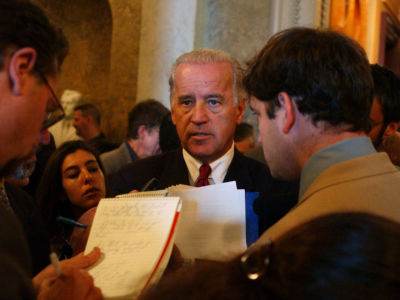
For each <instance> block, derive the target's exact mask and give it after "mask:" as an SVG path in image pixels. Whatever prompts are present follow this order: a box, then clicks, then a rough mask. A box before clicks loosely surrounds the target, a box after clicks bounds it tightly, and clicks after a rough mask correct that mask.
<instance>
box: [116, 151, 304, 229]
mask: <svg viewBox="0 0 400 300" xmlns="http://www.w3.org/2000/svg"><path fill="white" fill-rule="evenodd" d="M188 174H189V173H188V169H187V167H186V164H185V161H184V159H183V154H182V149H178V150H174V151H171V152H167V153H164V154H162V155H158V156H152V157H149V158H146V159H141V160H138V161H135V162H133V163H131V164H128V165H127V166H125V167H123V168H122V169H121V170H120V171H119V172H117V173H116V174H115V176H114V177H113V184H112V193H113V194H114V195H118V194H124V193H128V192H130V191H131V190H134V189H136V190H140V189H141V188H142V187H143V186H144V185H145V184H146V183H147V182H148V181H149V180H150V179H151V178H153V177H154V178H157V179H158V180H159V186H158V188H159V189H164V188H167V187H169V186H171V185H177V184H186V185H188V184H189V175H188ZM233 180H234V181H236V184H237V188H238V189H245V190H246V192H259V193H260V196H259V197H258V198H257V199H256V200H255V202H254V208H255V212H256V213H257V214H258V218H259V220H258V223H259V233H260V234H261V233H262V232H264V230H265V229H267V228H268V227H269V226H271V225H272V224H274V223H275V222H276V221H278V220H279V219H280V218H281V217H282V216H284V215H285V214H286V213H287V212H288V211H289V210H290V208H292V207H293V206H294V205H295V204H296V203H297V193H298V187H297V186H296V185H293V184H291V183H282V182H279V181H277V180H275V179H273V178H272V176H271V174H270V172H269V170H268V168H267V166H266V165H264V164H262V163H260V162H257V161H255V160H253V159H251V158H248V157H245V156H244V155H243V154H241V153H240V152H239V151H237V150H236V149H235V155H234V157H233V160H232V162H231V164H230V166H229V168H228V171H227V174H226V176H225V178H224V182H228V181H233ZM277 200H278V201H279V202H278V201H277ZM265 211H267V213H266V212H265Z"/></svg>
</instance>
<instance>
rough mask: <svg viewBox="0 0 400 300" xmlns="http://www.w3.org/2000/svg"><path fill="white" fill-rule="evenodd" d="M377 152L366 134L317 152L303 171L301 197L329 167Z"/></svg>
mask: <svg viewBox="0 0 400 300" xmlns="http://www.w3.org/2000/svg"><path fill="white" fill-rule="evenodd" d="M375 152H376V151H375V149H374V146H373V145H372V142H371V139H370V138H369V137H365V136H363V137H356V138H350V139H346V140H344V141H341V142H339V143H336V144H333V145H331V146H328V147H326V148H324V149H322V150H319V151H317V152H315V153H314V154H313V155H312V156H311V157H310V159H309V160H308V161H307V162H306V163H305V165H304V167H303V170H302V171H301V177H300V192H299V199H301V197H302V196H303V195H304V193H305V192H306V190H307V189H308V187H309V186H310V185H311V183H312V182H313V181H314V180H315V179H316V178H317V177H318V176H319V175H320V174H321V173H322V172H323V171H325V170H326V169H328V168H329V167H331V166H333V165H335V164H338V163H340V162H343V161H346V160H350V159H353V158H357V157H360V156H364V155H368V154H372V153H375Z"/></svg>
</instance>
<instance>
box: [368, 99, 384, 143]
mask: <svg viewBox="0 0 400 300" xmlns="http://www.w3.org/2000/svg"><path fill="white" fill-rule="evenodd" d="M369 117H370V118H371V120H372V129H371V131H370V132H369V133H368V136H369V137H370V138H371V140H372V143H373V144H374V146H375V147H378V146H379V145H380V144H381V143H382V135H383V133H382V130H383V125H384V117H383V112H382V105H381V104H380V103H379V102H378V100H377V99H376V98H375V97H374V101H373V102H372V107H371V112H370V114H369Z"/></svg>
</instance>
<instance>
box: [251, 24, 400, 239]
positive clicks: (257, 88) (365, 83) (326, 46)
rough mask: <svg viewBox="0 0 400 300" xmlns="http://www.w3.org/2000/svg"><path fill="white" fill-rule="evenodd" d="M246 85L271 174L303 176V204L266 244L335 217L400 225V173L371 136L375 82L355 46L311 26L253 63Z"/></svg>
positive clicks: (271, 45) (289, 33)
mask: <svg viewBox="0 0 400 300" xmlns="http://www.w3.org/2000/svg"><path fill="white" fill-rule="evenodd" d="M245 86H246V89H247V91H248V92H249V93H250V95H251V100H250V105H251V108H252V110H253V111H254V112H255V114H256V115H257V116H258V122H259V130H260V139H261V142H262V144H263V148H264V156H265V158H266V161H267V164H268V166H269V168H270V170H271V174H272V175H273V176H274V177H275V178H277V179H280V180H298V179H299V178H300V193H299V202H298V204H297V206H295V207H294V208H293V209H292V210H291V211H290V212H289V213H288V214H287V215H285V216H284V217H283V218H282V219H280V220H279V221H278V222H277V223H275V224H274V225H273V226H271V227H270V228H269V229H267V230H266V231H265V232H264V234H263V235H262V237H261V238H260V239H259V241H264V240H265V239H266V238H272V239H274V238H276V237H278V236H280V235H281V234H283V233H284V232H286V231H288V230H290V229H291V228H293V227H295V226H296V225H298V224H300V223H303V222H305V221H307V220H310V219H312V218H315V217H317V216H320V215H325V214H329V213H332V212H345V211H354V212H358V211H360V212H368V213H372V214H376V215H380V216H384V217H387V218H389V219H392V220H395V221H400V199H399V195H400V172H399V171H398V170H397V169H396V168H395V167H394V165H393V164H392V163H391V162H390V160H389V158H388V156H387V154H386V153H376V151H375V149H374V147H373V145H372V143H371V140H370V139H369V137H367V135H366V132H368V131H369V129H370V119H369V112H370V108H371V103H372V97H373V81H372V76H371V71H370V66H369V63H368V60H367V57H366V55H365V52H364V50H363V49H362V48H361V47H360V46H359V45H358V44H357V43H356V42H355V41H353V40H352V39H350V38H348V37H345V36H343V35H341V34H339V33H336V32H331V31H320V30H315V29H306V28H294V29H289V30H286V31H283V32H281V33H278V34H276V35H275V36H273V37H272V38H271V39H270V40H269V41H268V42H267V44H266V46H265V47H264V48H263V49H262V50H261V52H260V53H259V54H257V55H256V56H255V57H254V58H253V59H252V60H251V61H250V63H249V68H248V71H247V74H246V76H245Z"/></svg>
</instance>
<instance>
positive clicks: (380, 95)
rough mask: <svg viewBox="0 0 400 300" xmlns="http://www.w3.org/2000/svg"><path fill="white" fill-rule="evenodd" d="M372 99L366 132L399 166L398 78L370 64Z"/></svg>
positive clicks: (399, 111) (399, 115)
mask: <svg viewBox="0 0 400 300" xmlns="http://www.w3.org/2000/svg"><path fill="white" fill-rule="evenodd" d="M371 70H372V77H373V79H374V100H373V102H372V107H371V113H370V118H371V120H372V128H371V131H370V132H369V133H368V135H369V137H370V138H371V140H372V142H373V144H374V146H375V148H376V149H377V150H378V151H384V152H386V153H387V154H388V155H389V157H390V159H391V161H392V162H393V164H395V165H396V166H400V133H398V132H397V130H398V129H399V126H400V78H399V77H398V76H397V75H396V74H394V73H393V72H392V71H390V70H388V69H386V68H384V67H381V66H379V65H371Z"/></svg>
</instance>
